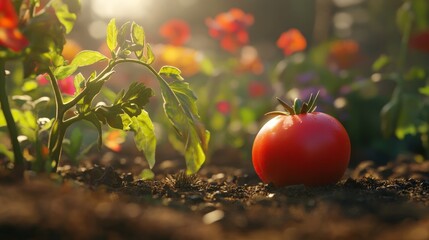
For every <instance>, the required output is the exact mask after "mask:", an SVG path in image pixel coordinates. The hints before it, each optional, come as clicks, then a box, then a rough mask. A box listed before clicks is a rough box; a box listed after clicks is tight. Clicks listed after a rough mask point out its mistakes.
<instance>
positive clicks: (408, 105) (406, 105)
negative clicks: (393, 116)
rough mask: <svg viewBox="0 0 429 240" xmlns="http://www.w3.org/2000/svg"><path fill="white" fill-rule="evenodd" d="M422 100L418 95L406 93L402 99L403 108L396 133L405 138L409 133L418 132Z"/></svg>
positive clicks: (400, 137)
mask: <svg viewBox="0 0 429 240" xmlns="http://www.w3.org/2000/svg"><path fill="white" fill-rule="evenodd" d="M420 103H421V100H420V98H419V96H418V95H414V94H404V95H403V97H402V101H401V110H400V114H399V118H398V124H397V127H396V130H395V135H396V136H397V137H398V138H399V139H404V137H405V136H406V135H408V134H411V135H415V134H417V125H416V123H417V119H418V116H419V112H420V109H421V108H420Z"/></svg>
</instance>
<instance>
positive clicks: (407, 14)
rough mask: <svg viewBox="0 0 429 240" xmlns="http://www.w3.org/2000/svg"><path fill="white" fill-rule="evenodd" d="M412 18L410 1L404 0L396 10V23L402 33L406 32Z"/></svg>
mask: <svg viewBox="0 0 429 240" xmlns="http://www.w3.org/2000/svg"><path fill="white" fill-rule="evenodd" d="M412 20H413V13H412V11H411V3H410V2H409V1H405V2H404V3H403V4H402V6H401V7H400V8H399V9H398V11H397V12H396V25H397V26H398V28H399V29H400V30H401V32H402V33H407V32H408V31H409V29H410V26H411V22H412Z"/></svg>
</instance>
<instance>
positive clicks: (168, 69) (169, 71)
mask: <svg viewBox="0 0 429 240" xmlns="http://www.w3.org/2000/svg"><path fill="white" fill-rule="evenodd" d="M181 73H182V72H181V71H180V69H178V68H177V67H173V66H163V67H162V68H161V69H160V70H159V74H160V75H166V76H168V77H172V78H175V79H177V80H183V77H182V76H180V74H181Z"/></svg>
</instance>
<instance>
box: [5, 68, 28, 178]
mask: <svg viewBox="0 0 429 240" xmlns="http://www.w3.org/2000/svg"><path fill="white" fill-rule="evenodd" d="M0 102H1V108H2V111H3V115H4V118H5V119H6V124H7V128H8V130H9V136H10V141H11V143H12V148H13V155H14V157H15V165H14V168H13V172H14V174H15V176H16V177H17V178H18V179H23V178H24V169H25V167H24V157H23V155H22V151H21V146H20V144H19V141H18V130H17V128H16V124H15V120H14V119H13V116H12V112H11V109H10V105H9V99H8V95H7V91H6V75H5V62H4V61H2V60H0Z"/></svg>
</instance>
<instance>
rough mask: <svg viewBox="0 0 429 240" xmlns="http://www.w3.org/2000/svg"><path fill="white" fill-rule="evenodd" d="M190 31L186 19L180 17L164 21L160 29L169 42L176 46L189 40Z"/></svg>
mask: <svg viewBox="0 0 429 240" xmlns="http://www.w3.org/2000/svg"><path fill="white" fill-rule="evenodd" d="M190 32H191V30H190V28H189V25H188V24H187V23H186V22H185V21H183V20H178V19H173V20H170V21H168V22H166V23H164V24H163V25H162V26H161V28H160V30H159V33H160V34H161V36H163V37H164V38H166V39H167V40H168V43H169V44H172V45H175V46H182V45H183V44H185V43H186V42H187V41H188V40H189V37H190Z"/></svg>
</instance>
